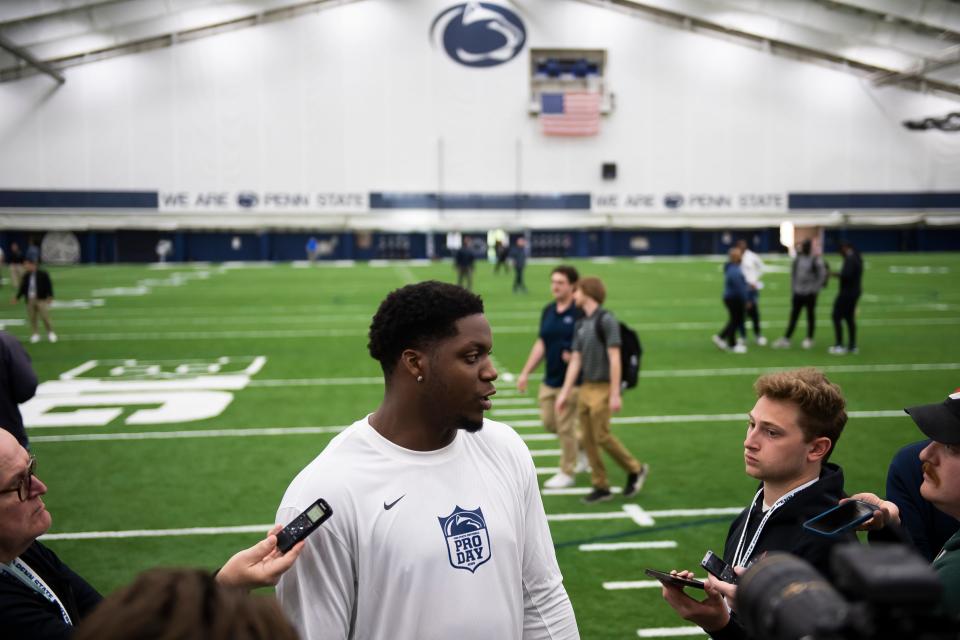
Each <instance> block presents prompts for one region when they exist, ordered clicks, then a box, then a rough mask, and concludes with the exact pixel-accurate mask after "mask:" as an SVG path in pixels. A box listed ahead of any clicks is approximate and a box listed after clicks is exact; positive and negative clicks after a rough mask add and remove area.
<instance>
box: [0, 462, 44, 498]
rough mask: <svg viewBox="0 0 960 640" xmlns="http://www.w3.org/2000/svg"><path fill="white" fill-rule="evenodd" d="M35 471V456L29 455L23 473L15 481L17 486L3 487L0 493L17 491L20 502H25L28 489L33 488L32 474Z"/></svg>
mask: <svg viewBox="0 0 960 640" xmlns="http://www.w3.org/2000/svg"><path fill="white" fill-rule="evenodd" d="M36 473H37V458H36V457H35V456H30V462H29V464H27V470H26V471H24V472H23V475H22V476H20V481H19V482H17V487H16V488H15V489H4V490H3V491H0V493H13V492H14V491H16V492H17V497H18V498H20V502H26V501H27V498H29V497H30V491H31V490H32V489H33V476H34V475H36Z"/></svg>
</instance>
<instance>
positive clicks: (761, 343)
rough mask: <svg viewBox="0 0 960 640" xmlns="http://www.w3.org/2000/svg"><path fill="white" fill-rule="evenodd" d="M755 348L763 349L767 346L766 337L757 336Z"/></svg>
mask: <svg viewBox="0 0 960 640" xmlns="http://www.w3.org/2000/svg"><path fill="white" fill-rule="evenodd" d="M757 346H758V347H765V346H767V337H766V336H757Z"/></svg>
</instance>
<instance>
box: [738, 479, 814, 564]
mask: <svg viewBox="0 0 960 640" xmlns="http://www.w3.org/2000/svg"><path fill="white" fill-rule="evenodd" d="M819 479H820V478H814V479H813V480H811V481H810V482H805V483H803V484H802V485H800V486H799V487H796V488H795V489H792V490H791V491H789V492H788V493H786V494H785V495H783V496H781V497H780V499H779V500H777V501H776V502H774V503H773V506H772V507H770V509H768V510H767V512H766V513H765V514H764V515H763V519H762V520H761V521H760V524H759V525H758V526H757V530H756V531H755V532H754V534H753V538H752V539H751V540H750V546H748V547H747V548H746V550H744V548H743V543H744V542H746V538H747V528H748V527H749V525H750V514H751V512H752V511H753V508H754V506H755V505H756V504H757V500H759V499H760V496H762V495H763V488H762V487H761V488H760V490H759V491H757V495H755V496H754V497H753V501H752V502H751V503H750V506H749V507H747V517H746V518H744V521H743V531H741V532H740V542H738V543H737V549H736V551H734V553H733V563H732V564H733V566H735V567H744V566H746V562H747V561H748V560H749V559H750V556H751V554H753V549H754V547H756V546H757V541H758V540H760V534H761V533H763V528H764V527H765V526H766V524H767V520H769V519H770V516H772V515H773V512H774V511H776V510H777V509H779V508H780V507H782V506H783V505H785V504H787V502H788V501H789V500H790V499H791V498H793V496H795V495H797V494H798V493H800V492H801V491H803V490H804V489H806V488H807V487H809V486H810V485H812V484H813V483H814V482H816V481H817V480H819Z"/></svg>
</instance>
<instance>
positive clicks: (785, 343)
mask: <svg viewBox="0 0 960 640" xmlns="http://www.w3.org/2000/svg"><path fill="white" fill-rule="evenodd" d="M828 277H830V272H829V271H828V270H827V265H826V263H825V262H824V261H823V258H822V257H821V256H819V255H814V253H813V241H812V240H810V239H807V240H804V241H803V244H801V245H800V253H798V254H797V257H796V258H794V260H793V270H792V271H791V276H790V287H791V290H792V291H793V298H792V300H791V302H790V324H789V325H787V332H786V333H785V334H784V336H783V337H782V338H780V339H779V340H777V341H776V342H774V343H773V346H774V348H775V349H789V348H790V338H791V337H792V336H793V331H794V329H796V328H797V319H799V318H800V311H801V310H803V309H806V310H807V337H806V338H804V339H803V348H804V349H809V348H810V347H812V346H813V334H814V332H815V331H816V328H817V317H816V316H817V294H819V293H820V290H821V289H823V287H824V285H825V284H826V283H827V278H828Z"/></svg>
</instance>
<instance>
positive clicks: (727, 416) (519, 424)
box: [510, 409, 906, 439]
mask: <svg viewBox="0 0 960 640" xmlns="http://www.w3.org/2000/svg"><path fill="white" fill-rule="evenodd" d="M904 415H906V414H905V413H904V412H903V409H886V410H881V411H848V412H847V416H848V417H850V418H899V417H901V416H904ZM746 421H747V414H745V413H712V414H711V413H691V414H681V415H671V416H616V417H614V418H611V419H610V422H612V423H613V424H622V425H635V424H668V423H677V422H679V423H693V422H743V423H744V424H746ZM542 425H543V423H542V422H540V421H539V420H513V421H511V422H510V426H511V427H513V428H515V429H524V428H528V427H540V426H542ZM544 435H549V436H550V437H553V438H556V436H555V435H553V434H544ZM521 437H523V438H524V439H527V437H528V436H526V435H525V436H521Z"/></svg>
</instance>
